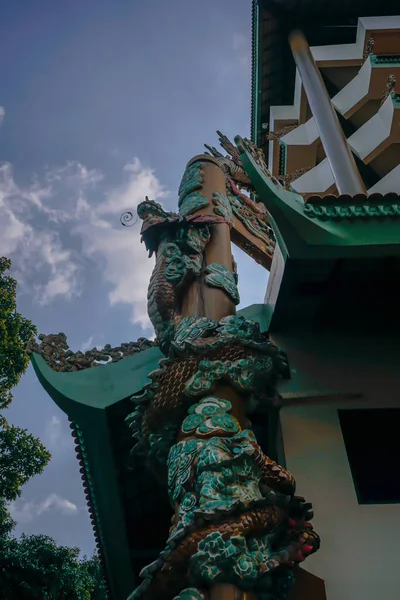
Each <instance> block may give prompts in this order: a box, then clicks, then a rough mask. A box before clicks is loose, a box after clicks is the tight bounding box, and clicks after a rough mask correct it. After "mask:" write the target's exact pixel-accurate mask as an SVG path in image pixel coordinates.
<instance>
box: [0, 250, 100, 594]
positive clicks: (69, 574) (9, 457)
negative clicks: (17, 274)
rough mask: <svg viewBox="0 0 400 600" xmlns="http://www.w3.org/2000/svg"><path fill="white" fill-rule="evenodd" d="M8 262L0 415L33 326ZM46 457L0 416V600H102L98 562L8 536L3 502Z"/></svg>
mask: <svg viewBox="0 0 400 600" xmlns="http://www.w3.org/2000/svg"><path fill="white" fill-rule="evenodd" d="M10 267H11V261H10V260H9V259H7V258H4V257H2V258H1V257H0V410H4V409H5V408H7V407H8V406H9V404H10V402H11V400H12V394H11V389H12V388H13V387H14V386H15V385H17V383H18V382H19V380H20V378H21V376H22V375H23V373H24V372H25V371H26V368H27V366H28V362H29V355H28V353H27V351H26V346H27V343H28V342H29V340H30V339H31V338H32V336H34V335H35V334H36V328H35V327H34V325H33V324H32V323H31V321H29V319H26V318H25V317H23V316H22V315H20V314H19V313H18V312H17V306H16V285H17V284H16V281H15V279H13V278H12V277H11V276H9V275H5V272H6V271H7V270H8V269H10ZM49 460H50V453H49V452H48V451H47V450H46V448H45V447H44V446H43V444H42V443H41V442H40V440H39V439H38V438H35V437H34V436H33V435H31V434H30V433H28V432H27V431H26V430H25V429H21V428H20V427H15V426H14V425H8V423H7V420H6V419H5V418H4V416H2V415H0V598H1V600H3V599H4V600H39V599H40V600H105V598H106V593H105V592H106V590H105V587H104V583H103V580H102V572H101V566H100V562H99V560H98V558H97V557H96V556H93V557H92V558H90V559H86V558H84V559H82V560H81V559H80V558H79V549H78V548H67V547H65V546H57V544H56V543H55V542H54V540H52V539H51V538H50V537H47V536H44V535H30V536H27V535H22V536H21V537H20V538H19V539H17V538H15V537H13V535H12V533H13V529H14V527H15V522H14V521H13V519H12V518H11V517H10V514H9V512H8V510H7V502H11V501H13V500H15V499H16V498H17V497H18V496H19V495H20V493H21V487H22V486H23V485H24V484H25V483H27V482H28V481H29V479H31V477H33V476H34V475H38V474H39V473H41V472H42V471H43V469H44V467H45V466H46V465H47V463H48V462H49Z"/></svg>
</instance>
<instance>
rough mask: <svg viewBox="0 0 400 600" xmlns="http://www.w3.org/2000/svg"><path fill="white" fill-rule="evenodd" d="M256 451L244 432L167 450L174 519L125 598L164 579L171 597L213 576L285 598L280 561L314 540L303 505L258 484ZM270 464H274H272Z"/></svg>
mask: <svg viewBox="0 0 400 600" xmlns="http://www.w3.org/2000/svg"><path fill="white" fill-rule="evenodd" d="M260 456H262V453H261V450H260V449H259V447H258V445H257V442H256V439H255V436H254V434H253V433H252V432H251V431H249V430H244V431H241V432H238V433H236V434H232V435H230V436H227V437H219V436H214V437H212V438H209V439H201V438H198V437H194V438H193V439H190V440H188V441H181V442H179V443H177V444H176V445H174V446H173V447H172V448H171V450H170V453H169V456H168V490H169V497H170V501H171V504H172V506H173V507H174V508H177V512H176V515H177V518H176V519H175V522H174V526H173V529H172V531H171V534H170V537H169V539H168V541H167V545H166V548H165V550H164V551H163V552H162V553H161V554H160V556H159V558H158V559H157V560H156V561H154V563H152V564H151V565H149V567H146V569H144V570H143V571H142V573H141V575H142V576H143V577H145V578H146V579H145V581H144V583H143V584H142V585H141V586H139V588H137V590H136V591H135V592H134V594H133V595H132V596H131V598H132V599H133V598H139V597H146V598H153V597H155V596H156V595H157V594H158V593H159V592H161V590H166V589H167V588H166V587H165V586H166V585H167V586H168V592H167V595H168V597H171V596H172V594H173V593H176V591H177V590H178V589H179V588H181V587H182V585H192V586H196V588H197V586H200V587H202V588H203V586H205V587H206V588H207V587H208V586H210V585H212V584H214V583H217V582H229V583H233V584H234V585H237V586H238V587H239V588H241V589H244V590H250V589H251V590H254V591H255V592H256V593H257V594H260V595H261V597H262V598H263V599H265V600H267V599H268V598H269V599H270V600H272V599H273V600H275V598H278V599H280V600H284V599H285V598H286V595H287V591H288V590H289V588H290V585H291V583H292V580H293V577H292V574H291V571H290V569H288V567H290V566H292V565H293V564H294V563H295V562H299V561H300V560H303V559H304V558H305V557H306V556H307V555H308V554H310V553H312V552H314V551H315V550H316V549H317V548H318V545H319V539H318V536H316V534H315V533H314V532H313V531H312V528H311V526H310V525H309V523H307V519H309V518H310V516H311V513H310V505H309V504H306V503H305V502H304V500H303V499H301V498H299V499H298V498H295V497H294V496H293V492H292V494H289V495H287V494H286V493H285V490H284V491H283V492H282V491H280V490H279V489H277V490H276V491H272V490H271V489H270V488H269V487H268V486H267V485H265V471H264V470H263V468H262V462H263V461H261V463H260V460H259V459H260ZM264 458H265V459H266V457H264ZM268 460H269V459H268ZM274 469H275V471H279V470H280V467H279V466H278V465H276V463H274ZM282 489H283V488H282ZM178 557H179V558H178ZM177 560H178V564H179V569H178V572H177V573H176V575H175V577H174V576H171V573H173V571H174V568H175V567H174V565H176V564H177ZM149 594H150V595H149ZM151 594H153V595H151Z"/></svg>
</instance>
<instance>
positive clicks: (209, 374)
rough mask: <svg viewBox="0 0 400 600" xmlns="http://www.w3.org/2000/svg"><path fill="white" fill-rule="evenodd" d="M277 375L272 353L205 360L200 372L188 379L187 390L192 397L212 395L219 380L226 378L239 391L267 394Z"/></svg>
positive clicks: (200, 365) (201, 364)
mask: <svg viewBox="0 0 400 600" xmlns="http://www.w3.org/2000/svg"><path fill="white" fill-rule="evenodd" d="M274 375H275V374H274V363H273V360H272V358H271V357H269V356H267V357H265V358H256V357H249V358H242V359H240V360H237V361H234V362H231V361H220V360H216V361H211V360H203V361H201V363H200V364H199V370H198V371H197V373H195V375H193V377H191V378H190V379H189V380H188V381H187V383H186V387H185V393H186V394H187V395H188V396H202V395H205V394H209V393H210V392H213V391H214V389H215V387H216V384H217V382H218V381H221V380H223V381H226V382H229V383H230V384H231V385H232V387H234V388H235V389H237V390H238V391H241V392H247V393H249V392H253V393H254V394H264V395H267V394H268V392H267V390H268V384H269V383H270V382H271V379H274ZM268 391H269V390H268Z"/></svg>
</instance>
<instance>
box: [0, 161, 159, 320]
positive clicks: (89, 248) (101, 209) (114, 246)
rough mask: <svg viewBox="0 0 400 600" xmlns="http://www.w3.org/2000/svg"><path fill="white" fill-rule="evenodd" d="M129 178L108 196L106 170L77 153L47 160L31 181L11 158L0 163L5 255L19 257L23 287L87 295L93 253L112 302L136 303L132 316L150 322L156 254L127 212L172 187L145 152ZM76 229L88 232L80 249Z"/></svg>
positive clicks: (47, 297)
mask: <svg viewBox="0 0 400 600" xmlns="http://www.w3.org/2000/svg"><path fill="white" fill-rule="evenodd" d="M123 178H124V179H125V180H124V181H123V183H121V184H120V185H118V186H116V187H114V188H113V189H109V190H108V192H107V193H106V194H104V193H103V196H102V195H101V190H100V191H99V189H98V186H99V184H100V183H101V182H102V180H103V174H102V173H101V172H100V171H99V170H97V169H89V168H87V167H86V166H84V165H82V164H81V163H79V162H76V161H69V162H68V163H66V164H65V165H63V166H61V167H48V168H46V170H45V173H44V175H43V177H42V178H39V177H38V176H35V177H34V178H33V180H32V183H31V184H30V185H28V186H25V187H22V186H20V185H18V183H17V182H16V181H15V180H14V176H13V171H12V167H11V165H10V164H8V163H4V164H2V165H0V255H6V256H9V257H10V258H11V259H12V260H13V270H14V275H15V277H16V278H17V280H18V282H19V283H20V284H21V286H22V291H24V290H25V291H28V292H29V293H31V294H32V296H33V299H34V300H35V301H36V302H38V303H39V304H41V305H47V304H49V303H50V302H52V301H53V300H54V299H56V298H64V299H73V298H74V297H77V296H79V295H80V293H81V292H82V288H83V281H84V269H85V268H87V259H91V260H94V261H96V262H97V263H98V264H99V266H100V267H101V269H102V271H101V272H102V275H103V278H104V280H105V282H106V283H107V284H109V286H110V291H109V294H108V298H109V302H110V305H112V306H115V305H117V304H126V305H130V306H131V307H132V317H131V320H132V322H133V323H138V324H140V325H141V326H142V327H143V328H145V329H146V328H148V327H150V322H149V319H148V316H147V309H146V295H147V287H148V283H149V278H150V275H151V271H152V268H153V262H152V261H150V260H148V259H147V255H146V251H145V248H144V246H142V245H141V244H140V239H139V238H140V236H139V229H140V225H139V224H138V226H137V227H135V228H134V229H127V228H123V227H122V226H121V224H120V215H121V214H122V213H123V212H124V211H126V210H135V209H136V207H137V205H138V204H139V202H141V201H142V200H144V198H145V196H149V197H150V198H152V199H157V200H159V199H160V198H163V197H165V195H166V191H165V189H164V188H163V186H162V185H161V183H160V182H159V180H158V179H157V177H156V175H155V173H154V171H153V170H152V169H150V168H148V167H145V166H143V165H142V163H141V162H140V160H139V159H138V158H135V159H134V160H133V161H132V162H131V163H129V164H127V165H126V166H125V167H124V170H123ZM94 190H95V191H94ZM94 196H95V197H94ZM74 236H75V237H76V236H79V238H80V240H81V243H82V250H81V252H80V253H78V252H77V250H76V248H74V247H73V246H74ZM85 261H86V263H85Z"/></svg>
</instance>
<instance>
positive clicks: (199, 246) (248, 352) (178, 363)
mask: <svg viewBox="0 0 400 600" xmlns="http://www.w3.org/2000/svg"><path fill="white" fill-rule="evenodd" d="M223 141H224V144H227V143H228V142H229V141H228V142H227V141H226V140H225V139H224V140H223ZM235 152H236V155H234V154H233V155H232V157H233V158H234V157H236V159H237V157H238V156H239V155H238V152H237V151H235ZM221 160H223V157H222V159H221ZM239 162H240V157H239ZM230 163H231V164H230V170H229V176H228V177H227V182H228V181H231V180H230V177H231V176H232V177H233V172H235V176H237V177H238V178H241V177H242V181H244V179H245V178H246V174H245V173H244V171H243V169H242V166H241V164H237V163H236V164H235V160H233V161H230ZM232 164H233V165H234V166H232ZM221 166H223V168H224V169H225V172H227V170H226V169H227V168H228V166H227V164H226V162H224V163H223V162H221ZM192 167H193V168H192ZM197 187H201V170H200V171H199V169H198V165H196V164H195V165H192V166H191V167H190V168H188V170H187V172H186V173H185V176H184V178H183V181H182V184H181V188H180V200H179V201H180V212H181V214H180V215H179V216H178V217H177V216H176V215H173V216H168V215H167V216H166V215H165V214H164V215H163V216H160V211H159V209H157V210H156V211H155V213H156V214H153V213H151V211H149V207H147V209H146V210H147V211H148V219H149V220H150V222H151V223H153V224H152V225H151V230H150V233H149V231H148V230H147V233H146V232H145V233H144V236H145V241H146V243H148V244H149V245H150V246H152V247H153V248H154V249H155V250H156V251H157V261H156V268H155V271H154V273H153V276H152V281H151V283H150V288H149V305H150V306H153V305H154V306H155V307H156V311H157V312H158V317H159V319H160V321H159V322H160V323H161V326H160V327H159V329H158V339H159V343H160V347H161V349H162V351H163V353H164V354H165V356H166V357H167V358H166V359H164V360H162V361H160V368H159V369H158V370H156V371H154V372H153V373H151V374H150V375H149V378H150V384H149V385H148V386H146V389H145V390H144V391H143V393H142V394H140V395H136V396H135V397H133V398H132V399H133V401H134V402H135V404H136V408H135V410H134V412H133V413H132V415H130V417H129V418H128V420H129V422H130V425H131V427H132V430H133V432H134V433H133V436H134V438H135V439H136V440H137V442H138V449H139V450H140V449H142V451H143V452H144V454H145V456H146V457H147V460H148V462H149V464H150V465H151V466H152V468H154V469H155V470H156V471H157V473H158V474H159V475H160V476H163V477H166V478H167V481H168V495H169V499H170V503H171V506H172V508H173V511H174V516H173V519H172V527H171V530H170V535H169V538H168V540H167V542H166V546H165V548H164V550H163V551H162V552H161V553H160V555H159V557H158V558H157V559H156V560H155V561H154V562H153V563H151V564H150V565H148V566H147V567H146V568H144V569H143V570H142V572H141V577H143V578H144V581H143V583H142V584H141V585H140V586H139V587H138V588H137V589H136V590H135V591H134V592H133V594H132V595H131V600H133V599H135V600H139V599H141V600H172V599H173V598H174V596H175V597H176V600H207V597H208V590H209V588H210V586H212V585H213V584H215V583H218V582H222V583H224V582H227V583H232V584H234V585H236V586H237V587H239V588H240V589H242V590H253V591H254V593H255V594H256V595H258V596H259V597H260V600H284V598H285V597H286V593H287V590H288V589H289V587H290V583H291V580H292V574H291V568H292V567H293V566H294V565H295V564H296V563H298V562H301V561H302V560H304V559H305V558H306V557H307V556H308V555H309V554H311V553H312V552H315V551H316V550H317V549H318V546H319V538H318V536H317V535H316V534H315V533H314V531H313V530H312V527H311V525H310V524H309V520H310V519H311V518H312V512H311V505H310V504H307V503H306V502H305V501H304V500H303V499H302V498H297V497H296V496H295V495H294V494H295V482H294V480H293V477H292V476H291V475H290V473H288V472H287V471H285V469H283V468H282V467H280V466H279V465H278V464H277V463H275V462H274V461H272V460H271V459H270V458H269V457H267V456H265V455H264V454H263V452H262V450H261V448H260V446H259V445H258V443H257V440H256V437H255V435H254V433H253V432H252V431H251V430H250V429H244V430H243V429H242V422H247V417H246V415H250V416H251V414H252V412H254V410H255V408H256V407H257V406H259V404H260V403H263V404H264V406H265V407H268V405H269V403H270V402H271V401H273V400H274V399H275V398H276V382H277V380H278V379H279V378H281V377H288V376H289V370H288V364H287V360H286V357H285V355H284V354H283V353H282V352H280V351H279V349H278V348H277V347H276V346H275V345H274V344H273V343H272V342H271V341H270V340H269V338H268V335H267V334H264V333H261V332H260V328H259V326H258V325H257V324H256V323H254V322H253V321H251V320H249V319H245V318H243V317H238V316H235V315H232V316H228V317H225V318H224V319H222V320H221V321H220V322H216V321H214V320H213V319H210V318H208V317H204V316H198V317H184V318H182V316H181V315H180V314H179V308H180V304H181V303H182V300H183V290H185V286H186V285H187V284H188V283H190V282H191V280H193V278H194V277H197V276H199V275H202V276H204V280H205V282H206V284H207V285H210V286H214V287H217V288H220V289H222V290H224V291H225V293H226V294H227V295H228V296H229V297H230V298H231V299H232V300H233V301H234V302H236V303H238V302H239V294H238V291H237V273H236V268H234V272H233V273H231V272H230V271H229V269H227V268H226V267H224V266H223V265H220V264H218V263H212V264H209V265H207V266H205V267H204V265H205V264H206V261H205V246H206V244H207V243H208V240H209V239H210V232H211V227H212V225H213V224H214V223H215V222H221V221H223V222H226V221H228V222H229V223H232V219H233V214H235V213H233V212H232V211H233V210H234V206H235V204H236V210H237V213H238V212H239V210H240V211H241V214H242V215H243V207H242V206H240V207H239V204H240V203H243V205H245V204H246V203H247V200H244V199H243V198H241V197H240V198H239V196H238V197H237V200H236V199H235V198H234V199H233V201H232V200H231V198H230V197H228V196H226V195H224V194H214V195H213V199H212V202H213V211H214V215H192V213H195V212H196V211H198V210H199V208H201V207H202V202H206V203H208V200H207V199H205V198H202V196H201V193H200V191H197ZM229 190H231V191H232V190H234V188H233V184H232V183H230V184H229V185H228V183H227V193H228V194H229V193H230V192H229ZM248 202H249V203H250V200H249V199H248ZM246 206H247V204H246ZM249 206H250V204H249ZM249 210H250V209H249ZM260 212H261V211H260ZM235 216H236V214H235ZM196 219H197V220H196ZM212 219H217V221H212ZM218 219H219V221H218ZM260 219H261V217H260ZM257 227H258V225H257V224H255V225H254V231H256V230H257V231H258V232H260V231H261V228H260V227H258V229H257ZM157 232H158V233H157ZM259 235H260V233H259ZM227 389H228V390H229V389H230V391H229V392H227V391H226V390H227ZM233 390H234V391H233ZM237 395H238V396H240V398H241V400H242V401H243V402H242V404H241V406H242V407H243V412H244V415H243V416H242V414H241V412H239V411H238V412H236V411H237V406H236V401H237ZM224 396H226V397H224ZM233 398H235V402H234V400H233ZM182 589H183V591H181V592H180V590H182ZM177 594H179V595H178V596H176V595H177Z"/></svg>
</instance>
